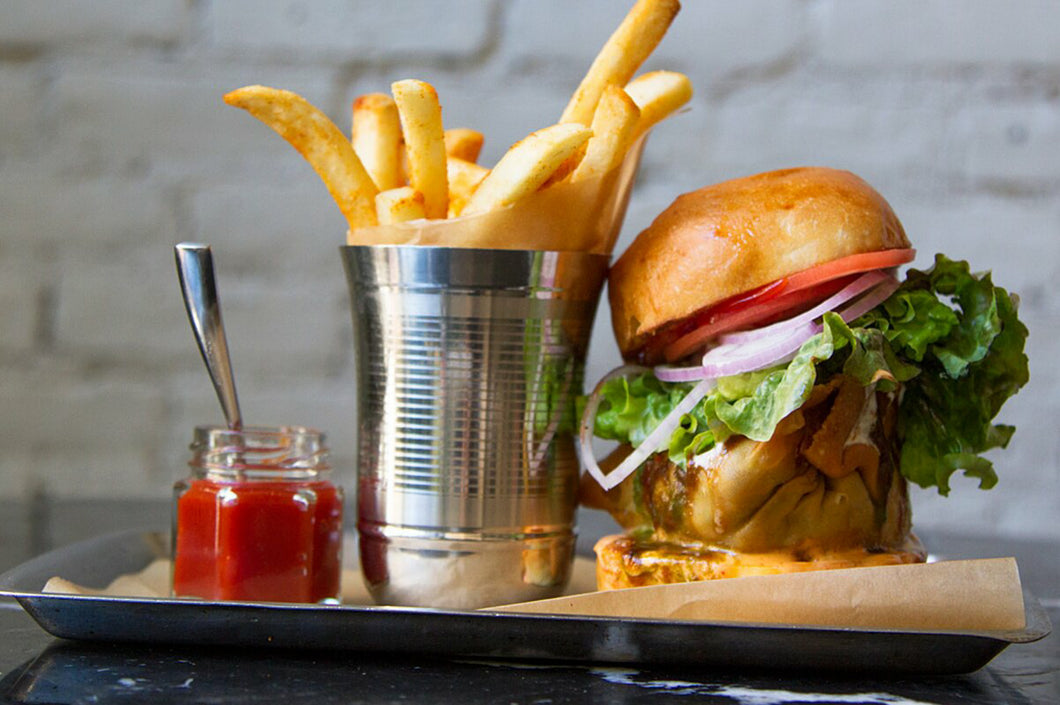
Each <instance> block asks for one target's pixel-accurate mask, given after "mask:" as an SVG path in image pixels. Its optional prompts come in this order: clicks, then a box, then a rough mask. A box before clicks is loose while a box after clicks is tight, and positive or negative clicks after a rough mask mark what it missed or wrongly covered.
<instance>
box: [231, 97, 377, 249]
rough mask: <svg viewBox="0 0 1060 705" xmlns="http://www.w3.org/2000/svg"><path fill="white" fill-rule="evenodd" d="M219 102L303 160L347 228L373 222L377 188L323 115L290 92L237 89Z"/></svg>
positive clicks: (332, 124)
mask: <svg viewBox="0 0 1060 705" xmlns="http://www.w3.org/2000/svg"><path fill="white" fill-rule="evenodd" d="M224 100H225V102H226V103H228V104H229V105H232V106H235V107H237V108H243V109H244V110H246V111H247V112H249V113H250V114H251V115H253V116H254V117H256V118H257V119H259V120H261V121H262V122H264V123H265V124H266V125H268V126H269V127H271V128H272V129H273V130H275V131H276V132H277V133H279V134H280V136H281V137H283V138H284V139H285V140H287V141H288V142H289V143H290V144H291V146H293V147H294V148H295V149H297V150H298V152H299V153H300V154H301V155H302V156H303V157H305V159H306V161H308V162H309V163H310V165H312V167H313V169H314V170H315V171H316V172H317V174H319V175H320V178H321V179H323V180H324V185H325V186H327V188H328V191H329V192H330V193H331V197H332V198H334V199H335V202H336V203H337V204H338V206H339V210H341V211H342V214H343V215H344V216H346V220H347V222H348V223H349V226H350V229H351V230H353V229H356V228H361V227H366V226H370V225H375V224H376V216H375V195H376V193H377V192H378V189H377V188H376V186H375V183H374V182H373V181H372V177H370V176H369V175H368V172H367V171H366V170H365V168H364V165H363V164H362V163H361V160H360V159H358V158H357V154H356V153H355V152H354V151H353V146H352V145H351V144H350V141H349V140H348V139H346V136H345V135H344V134H342V131H341V130H340V129H339V128H338V127H336V125H335V123H333V122H332V121H331V120H330V119H328V117H327V116H326V115H324V113H322V112H320V110H318V109H317V108H315V107H313V106H312V105H311V104H310V103H309V102H307V101H306V100H305V99H304V98H302V97H301V96H299V95H297V94H296V93H292V92H290V91H285V90H280V89H278V88H269V87H267V86H245V87H243V88H238V89H236V90H234V91H231V92H230V93H228V94H226V95H225V97H224Z"/></svg>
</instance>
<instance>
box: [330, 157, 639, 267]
mask: <svg viewBox="0 0 1060 705" xmlns="http://www.w3.org/2000/svg"><path fill="white" fill-rule="evenodd" d="M644 142H645V140H644V138H641V139H640V140H639V141H638V143H637V144H636V145H634V147H633V148H631V149H630V150H629V153H628V155H627V156H626V159H625V160H624V161H623V162H622V164H621V165H620V166H619V167H618V168H617V169H614V170H613V171H611V172H609V173H607V174H605V175H604V176H602V177H600V178H598V179H586V180H583V181H569V180H568V181H565V182H562V183H559V184H555V185H553V186H549V187H548V188H545V189H543V190H540V191H538V192H536V193H534V194H532V195H530V196H528V197H526V198H524V199H522V200H520V201H518V202H516V203H515V204H513V205H511V206H508V207H506V208H499V209H497V210H493V211H489V212H487V213H480V214H476V215H471V216H463V217H457V218H450V219H446V220H414V221H407V222H403V223H394V224H391V225H379V226H375V227H370V228H359V229H357V230H352V231H350V232H348V233H347V242H348V244H350V245H426V246H435V247H462V248H484V249H501V250H555V251H563V252H571V251H574V252H591V253H603V254H610V252H611V249H612V248H613V247H614V244H615V240H616V239H617V238H618V234H619V231H620V230H621V228H622V221H623V219H624V218H625V214H626V206H627V205H628V203H629V195H630V191H631V190H632V187H633V182H634V180H635V178H636V173H637V166H638V165H639V163H640V155H641V152H642V151H643V149H644Z"/></svg>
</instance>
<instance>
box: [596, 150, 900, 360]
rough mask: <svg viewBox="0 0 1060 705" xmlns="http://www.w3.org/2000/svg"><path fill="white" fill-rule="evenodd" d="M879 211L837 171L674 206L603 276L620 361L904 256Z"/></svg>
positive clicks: (860, 186) (721, 190)
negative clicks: (865, 262)
mask: <svg viewBox="0 0 1060 705" xmlns="http://www.w3.org/2000/svg"><path fill="white" fill-rule="evenodd" d="M908 247H909V240H908V238H907V237H906V235H905V231H904V230H903V229H902V224H901V223H900V222H899V221H898V218H897V216H895V214H894V211H893V210H891V207H890V205H888V203H887V201H886V200H884V198H883V197H882V196H881V195H880V194H879V193H877V192H876V191H875V190H874V189H873V188H872V187H871V186H869V185H868V184H867V183H865V182H864V181H863V180H862V179H860V178H858V177H857V176H855V175H854V174H851V173H850V172H847V171H839V170H836V169H826V168H820V167H806V168H799V169H786V170H783V171H771V172H766V173H764V174H758V175H755V176H748V177H744V178H739V179H733V180H731V181H725V182H722V183H720V184H715V185H713V186H707V187H705V188H701V189H699V190H698V191H693V192H691V193H686V194H684V195H682V196H680V197H678V198H677V200H676V201H674V202H673V204H672V205H671V206H670V207H669V208H667V209H666V210H665V211H663V212H662V213H661V214H660V215H659V217H658V218H656V219H655V222H653V223H652V224H651V225H650V226H649V227H648V228H647V229H646V230H644V231H643V232H642V233H640V235H638V236H637V238H636V239H635V240H634V242H633V244H632V245H630V246H629V249H627V250H626V251H625V253H624V254H623V255H622V256H621V257H620V258H619V259H618V261H617V262H616V263H615V265H614V266H613V267H612V269H611V273H610V275H609V279H608V292H609V298H610V302H611V322H612V325H613V327H614V331H615V339H616V341H617V342H618V347H619V349H620V351H621V352H622V356H623V357H625V358H627V359H628V358H630V357H631V356H633V354H634V353H636V351H638V350H639V349H640V348H641V347H643V345H644V344H645V342H646V341H647V339H648V338H649V337H650V336H651V335H652V334H653V333H654V332H656V331H657V330H658V329H660V328H661V327H663V326H665V325H666V324H668V323H671V322H674V321H679V320H681V319H684V318H686V317H688V316H690V315H692V314H694V313H696V312H697V311H700V310H702V309H704V308H707V307H709V306H711V305H713V304H716V303H719V302H721V301H724V300H726V299H729V298H731V297H733V296H736V295H738V294H742V293H744V292H747V291H750V290H752V289H755V288H757V287H760V286H763V285H765V284H769V283H770V282H773V281H776V280H778V279H781V278H783V277H786V276H789V275H791V274H794V273H796V272H800V271H803V270H806V269H809V268H811V267H814V266H816V265H819V264H824V263H826V262H830V261H832V260H835V259H838V258H840V257H845V256H847V255H853V254H859V253H862V252H874V251H877V250H889V249H901V248H908Z"/></svg>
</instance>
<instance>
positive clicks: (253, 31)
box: [0, 0, 1060, 537]
mask: <svg viewBox="0 0 1060 705" xmlns="http://www.w3.org/2000/svg"><path fill="white" fill-rule="evenodd" d="M627 6H628V3H626V2H616V1H615V0H581V1H580V2H577V3H571V2H562V1H560V0H461V1H460V2H447V3H436V2H431V1H430V0H390V2H386V3H378V2H372V3H369V2H367V0H361V1H360V2H338V1H337V0H328V1H327V2H315V3H290V2H278V1H276V0H267V1H265V2H256V3H254V2H249V1H248V0H226V1H224V2H222V1H221V0H205V1H203V2H188V1H187V0H145V1H140V2H126V1H122V0H101V1H99V2H91V3H86V2H72V1H69V0H48V1H47V2H37V1H30V0H9V1H8V2H5V3H3V4H0V96H2V97H0V473H2V475H0V498H18V497H23V496H26V495H27V493H29V492H31V491H34V490H35V489H38V490H39V489H43V490H44V491H46V492H49V493H52V494H54V495H57V496H69V497H76V496H105V495H118V496H137V497H152V498H155V499H158V498H164V497H165V496H166V495H167V493H168V486H169V484H170V482H171V481H172V480H173V479H174V478H175V477H176V476H177V475H178V474H180V473H182V472H183V464H184V461H185V446H186V444H187V441H188V438H189V437H190V434H191V427H192V426H193V425H194V424H197V423H203V422H216V421H218V420H219V417H220V413H219V410H218V408H217V405H216V402H215V400H214V398H213V392H212V389H211V388H210V385H209V383H208V381H207V379H206V376H205V374H204V373H203V371H202V369H201V364H200V362H199V360H198V355H197V351H196V350H195V347H194V344H193V343H192V340H191V335H190V332H189V330H188V327H187V323H186V321H185V318H184V313H183V309H182V307H181V304H180V301H179V295H178V289H177V283H176V277H175V275H174V272H173V265H172V245H173V244H174V243H176V242H179V241H181V240H200V241H207V242H211V243H213V245H214V246H215V256H216V259H217V264H218V268H219V272H220V281H219V286H220V289H221V296H222V300H223V302H224V305H225V317H226V322H227V323H228V325H229V328H230V335H231V341H230V343H231V347H232V350H233V356H234V358H235V364H236V374H237V379H238V382H239V384H240V389H241V397H242V401H243V405H244V408H245V411H246V414H247V417H248V418H249V419H251V420H253V421H260V422H263V423H281V422H294V423H308V424H312V425H317V426H321V427H323V428H325V429H327V430H328V431H330V432H331V434H332V438H333V446H334V451H335V459H336V464H337V465H338V467H339V468H340V477H341V478H342V479H343V480H345V481H346V482H347V483H349V482H350V481H351V480H352V471H351V469H352V458H353V455H354V439H353V433H352V430H353V413H354V399H355V391H354V381H353V380H354V374H353V360H352V350H351V342H350V341H351V333H350V324H349V308H348V304H347V302H346V300H345V282H344V279H343V274H342V268H341V266H340V264H339V261H338V257H337V254H336V248H337V247H338V245H339V244H341V242H342V239H343V231H344V225H343V221H342V218H341V216H340V215H339V213H338V211H337V209H336V208H335V207H334V205H333V204H332V202H331V201H330V198H329V197H328V195H327V193H326V192H325V190H324V189H323V187H322V186H321V185H320V184H319V182H318V181H317V179H316V176H315V174H314V173H313V172H312V170H311V169H310V168H309V167H308V165H307V164H305V162H303V161H302V160H301V158H300V157H299V156H298V155H297V154H296V153H295V152H294V151H293V150H291V149H290V148H289V147H288V146H287V145H285V144H283V142H282V141H281V140H279V139H278V138H277V137H276V136H275V135H274V134H273V133H272V132H271V131H269V130H268V129H267V128H265V127H263V126H262V125H260V124H258V123H257V122H256V121H254V120H253V119H251V118H250V117H248V116H247V115H246V114H244V113H243V112H241V111H238V110H233V109H231V108H228V107H226V106H225V105H224V104H223V103H222V101H221V96H222V94H223V93H224V92H225V91H227V90H230V89H232V88H235V87H237V86H240V85H243V84H247V83H266V84H271V85H277V86H282V87H285V88H289V89H292V90H295V91H297V92H299V93H302V94H303V95H305V96H306V97H307V98H309V99H310V100H311V101H312V102H314V103H315V104H317V105H319V106H320V107H321V108H322V109H324V110H325V111H326V112H328V113H329V114H330V115H331V116H332V117H333V118H334V119H335V120H336V122H338V123H339V124H340V125H342V126H343V127H345V126H346V125H347V124H348V106H349V101H350V100H351V99H352V98H353V97H354V96H356V95H358V94H360V93H364V92H367V91H378V90H386V89H387V88H388V86H389V85H390V83H391V82H392V81H394V80H396V79H399V78H404V77H409V76H415V77H420V78H424V79H425V80H429V81H431V82H433V83H434V84H435V85H436V86H437V88H438V90H439V92H440V94H441V97H442V100H443V105H444V115H445V120H446V122H447V124H449V125H454V126H455V125H466V126H469V127H475V128H478V129H481V130H483V131H484V132H486V135H487V143H486V148H485V151H484V160H485V161H493V160H495V159H496V158H497V157H499V156H500V154H502V153H503V152H504V150H505V149H506V148H507V147H508V145H509V144H511V143H512V142H514V141H515V140H517V139H519V138H521V137H522V136H523V135H525V134H526V133H527V132H529V131H531V130H533V129H536V128H538V127H542V126H544V125H546V124H548V123H550V122H551V121H553V120H555V119H556V117H557V116H558V115H559V113H560V112H561V111H562V109H563V106H564V104H565V103H566V99H567V97H568V96H569V94H570V91H571V90H573V88H574V86H575V85H576V84H577V82H578V80H579V78H580V77H581V75H582V73H583V72H584V70H585V68H586V67H587V66H588V64H589V62H590V61H591V59H592V56H593V54H594V53H595V51H596V50H597V49H598V47H599V46H600V44H601V43H602V42H603V41H604V39H605V38H606V37H607V35H608V34H609V33H610V31H611V30H612V29H613V27H614V26H615V25H616V24H617V22H618V21H619V20H620V18H621V16H622V15H623V14H624V12H625V9H626V7H627ZM1057 26H1060V4H1058V3H1055V2H1052V1H1051V0H1016V1H1014V2H1006V3H997V2H990V1H988V0H975V1H968V0H916V1H913V0H862V1H859V2H846V1H841V0H748V1H746V2H739V3H732V2H722V1H721V0H687V1H686V3H685V8H684V10H683V11H682V13H681V15H680V16H679V17H678V19H677V22H676V24H675V25H674V27H673V28H672V30H671V32H670V34H669V35H668V37H667V38H666V40H665V41H664V43H663V45H662V46H661V47H660V48H659V50H658V51H657V53H656V55H655V56H654V57H653V58H652V59H651V61H650V65H649V67H648V68H659V67H667V68H673V69H676V70H680V71H684V72H686V73H688V74H689V75H690V76H691V77H692V79H693V82H694V84H695V87H696V97H695V98H694V100H693V104H692V106H691V108H690V110H689V111H687V112H686V113H684V114H682V115H680V116H677V117H675V118H674V119H672V120H671V121H670V122H668V123H667V124H665V125H663V126H661V127H660V128H659V129H657V130H656V131H655V133H654V134H653V135H652V138H651V140H650V142H649V144H648V149H647V152H646V154H645V159H644V163H643V166H642V169H641V172H640V177H639V181H638V186H637V189H636V191H635V193H634V198H633V202H632V204H631V206H630V210H629V215H628V218H627V227H626V229H625V231H624V232H623V236H622V238H621V240H620V245H619V246H620V247H623V246H624V245H625V244H627V243H628V242H629V241H630V239H631V238H632V237H633V235H634V234H635V233H636V232H637V231H638V230H639V229H640V228H642V227H643V226H645V225H646V224H647V223H649V222H650V221H651V219H652V218H653V217H654V215H655V214H656V213H657V212H658V211H659V210H661V209H662V208H663V207H665V206H666V205H667V204H668V202H669V201H670V200H672V198H673V197H674V196H675V195H676V194H678V193H680V192H683V191H686V190H690V189H692V188H696V187H698V186H700V185H703V184H705V183H708V182H712V181H717V180H720V179H723V178H726V177H729V176H735V175H740V174H747V173H752V172H755V171H760V170H765V169H771V168H779V167H786V166H793V165H796V164H808V163H814V164H826V165H833V166H840V167H846V168H850V169H852V170H854V171H856V172H858V173H860V174H861V175H863V176H864V177H865V178H866V179H868V180H869V181H870V182H871V183H873V184H874V185H876V186H877V188H879V189H880V191H881V192H883V193H884V194H885V195H886V196H887V198H888V199H889V200H890V201H891V203H892V204H893V205H894V207H895V209H896V210H897V211H898V213H899V215H900V216H901V217H902V218H903V220H904V222H905V224H906V226H907V229H908V231H909V232H910V235H911V236H912V238H913V239H914V241H915V242H916V243H917V245H918V247H919V249H920V252H921V257H920V259H919V262H920V263H921V264H924V263H926V262H928V261H930V259H931V257H932V255H933V253H934V252H935V251H938V250H943V251H946V252H948V253H950V254H951V255H956V256H961V257H966V258H968V259H970V260H971V261H972V262H973V264H974V265H975V266H976V267H980V268H986V267H991V268H993V269H994V271H995V273H996V279H997V280H998V281H999V282H1001V283H1002V284H1004V285H1005V286H1007V287H1009V288H1011V289H1013V290H1015V291H1018V292H1019V293H1020V294H1021V295H1022V299H1023V312H1024V317H1025V319H1026V320H1027V322H1028V324H1029V325H1030V327H1031V331H1032V338H1031V341H1030V344H1029V350H1030V354H1031V368H1032V369H1031V371H1032V382H1031V388H1030V389H1029V390H1027V391H1026V392H1024V394H1023V395H1022V396H1021V397H1019V398H1018V399H1017V400H1016V401H1015V402H1013V403H1012V404H1011V405H1010V407H1007V408H1006V410H1005V412H1004V415H1005V418H1006V420H1008V421H1011V422H1014V423H1016V424H1017V425H1018V427H1019V431H1018V432H1017V434H1016V438H1015V440H1014V442H1013V444H1012V447H1011V448H1010V450H1009V451H1007V452H1005V453H999V454H996V455H995V460H996V462H997V464H998V466H999V468H1000V470H1001V475H1002V481H1001V485H1000V486H999V487H998V488H997V489H995V490H993V491H991V492H988V493H983V492H979V491H978V490H975V489H973V488H970V487H969V486H968V484H970V483H964V484H962V485H960V486H959V487H958V489H957V491H955V492H954V496H952V497H950V498H948V499H945V500H939V499H937V498H935V497H933V496H932V495H931V494H930V493H924V492H919V491H918V492H917V493H916V499H915V501H916V505H917V523H918V524H919V525H921V526H929V527H937V526H941V527H945V528H950V529H956V530H967V531H972V532H985V531H1000V532H1004V533H1007V534H1019V535H1035V536H1052V537H1057V536H1060V510H1058V509H1057V507H1060V447H1058V443H1060V441H1058V440H1057V439H1058V437H1060V434H1058V433H1057V428H1056V421H1055V419H1056V418H1057V416H1058V412H1060V374H1058V373H1057V372H1056V371H1055V370H1054V364H1053V361H1054V360H1056V359H1058V358H1060V338H1058V337H1057V336H1056V335H1054V334H1053V332H1052V331H1054V330H1056V328H1057V324H1060V300H1058V299H1057V297H1056V295H1055V293H1054V291H1055V286H1054V282H1055V281H1056V280H1057V279H1058V278H1060V43H1058V42H1057V41H1056V31H1055V28H1056V27H1057ZM608 316H609V314H608V311H607V310H606V308H603V309H602V310H601V312H600V315H599V317H598V321H597V326H596V330H595V334H594V342H593V348H592V351H591V356H590V362H589V372H588V374H589V376H590V377H592V376H598V375H600V374H602V373H603V372H604V371H606V370H607V369H609V368H610V367H612V366H614V365H615V364H617V362H618V356H617V353H615V351H614V349H613V344H612V341H611V336H610V330H609V329H610V325H609V320H608Z"/></svg>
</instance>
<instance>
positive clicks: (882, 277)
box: [655, 271, 898, 382]
mask: <svg viewBox="0 0 1060 705" xmlns="http://www.w3.org/2000/svg"><path fill="white" fill-rule="evenodd" d="M897 288H898V280H897V279H895V278H894V277H893V276H892V275H890V274H888V273H886V272H883V271H875V272H869V273H867V274H864V275H862V276H860V277H858V278H857V279H856V280H854V281H853V282H851V283H850V284H848V285H847V286H846V287H844V288H843V289H842V290H840V291H839V292H837V293H836V294H834V295H833V296H830V297H829V298H827V299H825V300H824V301H822V302H821V303H820V304H818V305H817V306H815V307H813V308H812V309H810V310H808V311H806V312H804V313H801V314H799V315H797V316H794V317H792V318H788V319H786V320H783V321H780V322H778V323H774V324H772V325H769V326H765V327H764V328H760V329H757V330H753V331H743V332H740V333H730V334H728V335H723V336H721V338H720V339H719V340H720V341H721V345H718V346H717V347H715V348H711V349H710V350H708V351H707V353H706V354H705V355H704V356H703V360H702V363H701V364H700V365H696V366H692V367H667V366H659V367H657V368H655V375H656V376H657V377H658V378H659V379H661V380H663V381H665V382H692V381H695V380H699V379H707V378H717V377H728V376H730V375H736V374H741V373H743V372H751V371H753V370H760V369H763V368H766V367H769V366H770V365H774V364H777V363H779V362H781V361H783V360H784V359H786V358H788V357H789V356H791V355H792V354H794V353H795V352H796V351H797V350H798V349H799V348H800V347H801V346H802V344H803V343H805V342H806V341H807V340H809V339H810V338H811V337H812V336H814V335H816V334H817V333H820V332H821V325H820V324H818V323H816V322H815V321H816V320H817V319H818V318H820V317H821V316H823V315H824V314H825V313H827V312H828V311H831V310H836V312H837V313H838V314H839V315H840V317H841V318H842V319H843V320H844V321H846V322H847V323H849V322H850V321H853V320H854V319H855V318H858V317H859V316H861V315H863V314H864V313H865V312H867V311H870V310H871V309H873V308H874V307H875V306H877V305H878V304H880V303H881V302H882V301H884V300H886V299H887V298H888V297H889V296H890V295H891V294H893V293H894V291H895V289H897ZM859 294H864V295H863V296H861V298H860V299H857V300H856V301H854V302H853V303H851V304H849V305H848V306H844V304H847V303H848V302H850V301H851V300H852V299H854V297H857V296H858V295H859Z"/></svg>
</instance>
